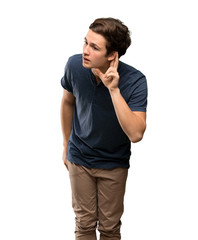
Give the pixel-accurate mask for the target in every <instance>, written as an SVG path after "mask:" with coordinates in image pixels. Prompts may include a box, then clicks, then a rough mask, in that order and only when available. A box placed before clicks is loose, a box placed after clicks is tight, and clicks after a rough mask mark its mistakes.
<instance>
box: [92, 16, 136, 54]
mask: <svg viewBox="0 0 198 240" xmlns="http://www.w3.org/2000/svg"><path fill="white" fill-rule="evenodd" d="M89 29H91V30H92V31H93V32H95V33H98V34H101V35H102V36H103V37H104V38H105V39H106V40H107V45H106V48H107V55H109V54H110V53H111V52H113V51H117V52H118V55H119V57H121V56H122V55H124V54H125V53H126V50H127V48H128V47H129V46H130V45H131V38H130V31H129V29H128V27H127V26H125V25H124V24H123V23H122V22H121V21H120V20H118V19H114V18H98V19H96V20H95V21H94V22H93V23H92V24H91V25H90V26H89Z"/></svg>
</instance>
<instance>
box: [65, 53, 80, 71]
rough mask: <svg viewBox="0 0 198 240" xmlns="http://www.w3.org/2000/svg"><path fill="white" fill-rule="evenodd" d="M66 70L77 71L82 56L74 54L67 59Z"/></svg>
mask: <svg viewBox="0 0 198 240" xmlns="http://www.w3.org/2000/svg"><path fill="white" fill-rule="evenodd" d="M66 68H69V69H74V68H75V69H79V68H82V54H75V55H73V56H71V57H69V59H68V61H67V64H66Z"/></svg>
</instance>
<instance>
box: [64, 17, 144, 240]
mask: <svg viewBox="0 0 198 240" xmlns="http://www.w3.org/2000/svg"><path fill="white" fill-rule="evenodd" d="M130 44H131V39H130V33H129V30H128V28H127V27H126V26H125V25H124V24H123V23H122V22H121V21H120V20H117V19H114V18H100V19H96V20H95V21H94V22H93V23H92V24H91V25H90V27H89V31H88V33H87V35H86V37H85V43H84V47H83V54H78V55H74V56H72V57H70V58H69V60H68V62H67V65H66V67H65V74H64V76H63V78H62V79H61V84H62V86H63V88H64V92H63V98H62V103H61V124H62V132H63V145H64V151H63V161H64V164H65V165H66V167H67V169H68V170H69V175H70V182H71V189H72V205H73V208H74V212H75V214H76V231H75V233H76V240H96V228H98V230H99V232H100V240H107V239H108V240H118V239H121V235H120V226H121V221H120V219H121V216H122V214H123V200H124V193H125V184H126V179H127V174H128V168H129V159H130V154H131V152H130V147H131V142H134V143H135V142H138V141H140V140H141V139H142V137H143V134H144V131H145V129H146V105H147V84H146V78H145V76H144V75H143V74H142V73H141V72H140V71H138V70H136V69H135V68H133V67H131V66H129V65H127V64H125V63H123V62H121V61H119V58H120V57H121V56H122V55H124V54H125V52H126V50H127V48H128V47H129V46H130Z"/></svg>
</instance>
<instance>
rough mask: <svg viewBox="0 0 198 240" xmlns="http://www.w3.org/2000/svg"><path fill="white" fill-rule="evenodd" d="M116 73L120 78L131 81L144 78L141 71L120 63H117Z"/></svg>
mask: <svg viewBox="0 0 198 240" xmlns="http://www.w3.org/2000/svg"><path fill="white" fill-rule="evenodd" d="M118 72H119V74H120V77H122V78H127V79H130V80H133V81H135V80H137V79H140V78H145V75H144V74H143V73H142V72H141V71H139V70H137V69H136V68H134V67H133V66H130V65H128V64H126V63H124V62H121V61H120V62H119V67H118Z"/></svg>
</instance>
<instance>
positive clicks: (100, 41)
mask: <svg viewBox="0 0 198 240" xmlns="http://www.w3.org/2000/svg"><path fill="white" fill-rule="evenodd" d="M85 38H86V40H87V41H89V42H90V43H93V44H96V45H98V46H99V47H101V48H103V47H104V48H105V47H106V42H107V41H106V39H105V38H104V37H103V36H102V35H101V34H98V33H95V32H93V31H92V30H91V29H90V30H89V31H88V33H87V35H86V37H85Z"/></svg>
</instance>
